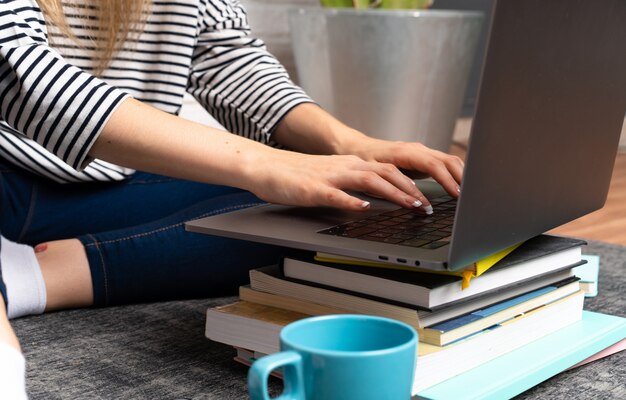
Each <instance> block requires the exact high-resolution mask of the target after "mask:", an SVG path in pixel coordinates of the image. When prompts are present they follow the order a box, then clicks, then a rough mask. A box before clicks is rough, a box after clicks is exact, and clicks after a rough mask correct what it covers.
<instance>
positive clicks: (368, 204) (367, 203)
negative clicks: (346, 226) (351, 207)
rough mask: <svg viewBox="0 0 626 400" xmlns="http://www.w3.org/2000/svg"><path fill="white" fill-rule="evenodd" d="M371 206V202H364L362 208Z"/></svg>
mask: <svg viewBox="0 0 626 400" xmlns="http://www.w3.org/2000/svg"><path fill="white" fill-rule="evenodd" d="M369 206H370V202H369V201H364V202H363V204H361V207H362V208H369Z"/></svg>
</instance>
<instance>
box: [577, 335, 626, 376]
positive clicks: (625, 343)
mask: <svg viewBox="0 0 626 400" xmlns="http://www.w3.org/2000/svg"><path fill="white" fill-rule="evenodd" d="M624 350H626V332H624V339H622V340H620V341H619V342H617V343H615V344H613V345H611V346H609V347H607V348H605V349H603V350H600V351H599V352H597V353H595V354H594V355H592V356H590V357H587V358H585V359H584V360H582V361H581V362H579V363H578V364H576V365H574V366H571V367H569V368H568V370H570V369H574V368H578V367H582V366H583V365H585V364H589V363H591V362H594V361H597V360H600V359H602V358H604V357H608V356H610V355H612V354H615V353H619V352H620V351H624Z"/></svg>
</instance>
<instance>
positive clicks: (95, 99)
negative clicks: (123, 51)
mask: <svg viewBox="0 0 626 400" xmlns="http://www.w3.org/2000/svg"><path fill="white" fill-rule="evenodd" d="M126 96H127V95H126V94H125V93H124V92H122V91H121V90H119V89H117V88H114V87H112V86H109V85H108V84H106V83H105V82H103V81H101V80H99V79H97V78H95V77H94V76H92V75H90V74H88V73H86V72H84V71H83V70H82V69H80V68H77V67H75V66H73V65H71V64H69V63H67V62H66V61H65V60H64V59H63V58H62V57H61V56H60V55H59V54H58V53H57V52H55V51H54V50H53V49H51V48H50V47H49V45H48V37H47V31H46V26H45V23H44V20H43V15H42V13H41V11H40V10H39V8H38V7H37V4H36V2H35V1H34V0H15V1H0V118H1V119H2V120H3V121H4V122H5V123H6V124H7V125H8V126H10V127H11V128H12V129H14V130H15V131H17V132H20V133H22V134H23V135H25V136H27V137H28V138H30V139H32V140H34V141H35V142H37V143H38V144H39V145H41V146H42V147H43V148H45V149H46V150H48V151H49V152H51V153H53V154H54V155H56V156H57V157H59V158H60V159H61V160H63V161H64V162H65V163H67V164H69V165H70V166H71V167H72V168H74V169H76V170H81V169H83V168H84V167H85V166H86V165H87V164H89V163H90V162H91V161H92V160H93V159H92V158H90V157H89V156H88V152H89V150H90V148H91V146H92V145H93V143H94V142H95V140H96V139H97V137H98V135H99V134H100V132H101V130H102V128H103V127H104V125H105V123H106V122H107V120H108V118H109V117H110V116H111V114H112V113H113V111H114V110H115V108H116V107H117V106H118V105H119V104H120V103H121V101H122V100H123V99H124V98H125V97H126Z"/></svg>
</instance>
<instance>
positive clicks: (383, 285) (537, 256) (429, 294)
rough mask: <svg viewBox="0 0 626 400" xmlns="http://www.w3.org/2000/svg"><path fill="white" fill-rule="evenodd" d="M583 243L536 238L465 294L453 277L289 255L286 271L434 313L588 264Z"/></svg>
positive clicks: (298, 278) (302, 279) (294, 276)
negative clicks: (583, 259) (465, 301)
mask: <svg viewBox="0 0 626 400" xmlns="http://www.w3.org/2000/svg"><path fill="white" fill-rule="evenodd" d="M584 243H585V242H584V241H581V240H576V239H569V238H563V237H557V236H548V235H542V236H538V237H535V238H533V239H530V240H528V241H527V242H525V243H524V244H522V245H521V246H520V247H519V248H517V250H515V251H513V252H512V253H510V254H509V255H508V256H506V257H504V258H503V259H502V260H500V261H499V262H498V263H496V265H494V266H493V267H491V268H490V269H489V270H488V271H487V272H485V273H484V274H482V275H481V276H480V277H478V278H475V279H473V280H472V285H471V287H469V288H467V289H465V290H461V282H462V281H463V278H462V277H459V276H453V275H452V276H451V275H441V274H433V273H426V272H416V271H407V270H398V269H389V268H374V267H369V266H356V265H346V264H332V263H319V262H316V261H314V260H303V259H297V258H292V257H285V258H284V259H283V265H282V267H283V274H284V276H285V277H286V278H289V279H293V280H296V281H299V282H307V283H314V284H317V285H322V286H325V287H328V288H335V289H342V290H347V291H350V292H356V293H362V294H366V295H370V296H374V297H377V298H380V299H390V300H395V301H398V302H401V303H405V304H411V305H415V306H420V307H424V308H426V309H430V310H434V309H436V308H438V307H443V306H449V305H451V304H454V303H456V302H458V301H460V300H467V299H470V298H475V297H478V296H480V295H484V294H486V293H490V292H493V291H502V290H508V288H509V287H511V286H512V285H514V284H517V283H520V282H524V281H527V280H529V279H531V278H533V277H536V276H540V275H544V274H546V273H549V272H553V271H557V270H560V269H567V268H570V269H571V268H573V267H575V266H578V265H580V264H581V263H584V261H581V257H582V251H581V247H582V245H583V244H584Z"/></svg>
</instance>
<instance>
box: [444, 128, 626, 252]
mask: <svg viewBox="0 0 626 400" xmlns="http://www.w3.org/2000/svg"><path fill="white" fill-rule="evenodd" d="M470 123H471V121H470V120H459V124H457V129H456V132H455V143H456V144H453V146H452V148H451V152H452V153H453V154H456V155H458V156H460V157H464V156H465V144H466V143H467V137H468V136H469V126H470ZM625 129H626V124H625ZM622 136H624V135H622ZM620 149H621V150H620V152H619V154H618V155H617V159H616V160H615V168H614V170H613V177H612V179H611V187H610V189H609V195H608V198H607V201H606V205H605V206H604V207H603V208H602V209H601V210H598V211H596V212H593V213H591V214H589V215H586V216H584V217H582V218H579V219H577V220H575V221H572V222H570V223H568V224H566V225H563V226H561V227H559V228H557V229H554V230H553V231H551V233H555V234H561V235H567V236H574V237H578V238H581V239H589V240H600V241H603V242H609V243H615V244H621V245H626V149H624V148H620Z"/></svg>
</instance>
